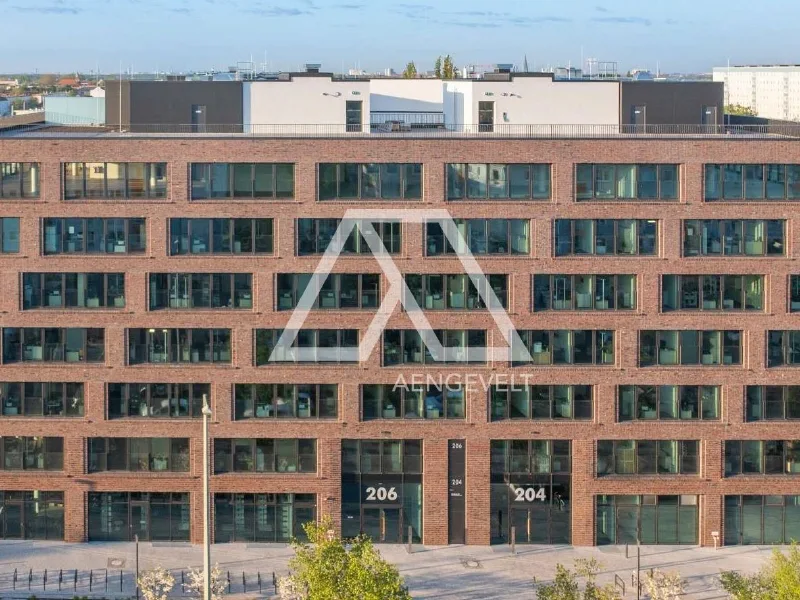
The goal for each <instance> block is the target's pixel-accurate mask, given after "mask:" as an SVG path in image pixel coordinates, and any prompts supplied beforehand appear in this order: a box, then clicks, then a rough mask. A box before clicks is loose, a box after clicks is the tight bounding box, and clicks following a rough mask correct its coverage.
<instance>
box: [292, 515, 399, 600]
mask: <svg viewBox="0 0 800 600" xmlns="http://www.w3.org/2000/svg"><path fill="white" fill-rule="evenodd" d="M303 529H305V532H306V535H307V536H308V540H309V542H308V543H300V542H298V541H297V540H294V541H293V542H292V547H293V548H294V551H295V555H294V558H292V559H291V560H290V561H289V569H290V570H291V574H290V575H289V576H287V577H283V578H281V580H280V582H279V592H280V597H281V598H282V599H283V600H411V596H409V594H408V592H407V591H406V590H405V588H404V587H403V579H402V578H401V577H400V573H398V571H397V569H396V568H395V567H394V566H393V565H391V564H389V563H388V562H386V561H385V560H384V559H383V557H381V555H380V553H379V552H378V551H377V550H376V549H375V547H374V546H373V545H372V541H371V540H370V539H369V538H368V537H365V536H359V537H357V538H355V539H353V540H347V542H346V541H345V540H343V539H342V538H340V537H338V536H336V535H335V534H334V533H333V522H332V521H331V518H330V517H326V518H324V519H323V520H322V521H321V522H320V523H313V522H309V523H306V524H305V525H303ZM348 545H349V547H348Z"/></svg>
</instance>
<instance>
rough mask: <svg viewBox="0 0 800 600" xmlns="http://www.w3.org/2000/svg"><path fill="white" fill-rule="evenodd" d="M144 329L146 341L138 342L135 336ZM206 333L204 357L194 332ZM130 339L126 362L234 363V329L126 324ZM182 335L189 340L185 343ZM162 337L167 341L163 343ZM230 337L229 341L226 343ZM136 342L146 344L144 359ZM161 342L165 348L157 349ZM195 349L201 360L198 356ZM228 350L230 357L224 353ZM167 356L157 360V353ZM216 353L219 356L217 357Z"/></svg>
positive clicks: (137, 363) (129, 364)
mask: <svg viewBox="0 0 800 600" xmlns="http://www.w3.org/2000/svg"><path fill="white" fill-rule="evenodd" d="M136 332H143V333H144V336H145V338H144V339H145V341H144V342H143V343H138V342H136V341H135V339H134V336H139V335H141V334H139V333H136ZM200 332H203V333H202V335H203V336H205V337H207V338H208V344H207V347H205V348H204V351H205V352H204V354H203V358H202V359H201V358H200V350H199V348H197V349H196V348H195V347H194V341H195V340H193V337H194V336H196V335H197V336H200V335H201V333H200ZM125 337H126V339H127V344H126V346H127V352H126V358H127V361H126V364H127V365H128V366H134V365H161V364H163V365H170V364H182V365H185V364H201V365H205V364H233V330H232V329H227V328H203V327H172V328H149V329H148V328H146V327H133V328H126V330H125ZM182 338H183V339H185V342H186V343H182ZM162 340H163V341H164V344H163V346H161V342H162ZM226 341H227V344H226ZM135 346H143V350H142V359H141V360H139V359H138V357H137V355H138V351H136V350H134V347H135ZM159 346H161V348H162V350H163V351H162V352H156V348H158V347H159ZM195 352H196V353H197V360H195V359H194V355H195ZM225 354H227V358H225V357H224V355H225ZM156 355H158V356H163V357H164V360H163V361H162V360H153V357H154V356H156ZM206 356H207V357H208V358H206ZM215 357H216V358H215Z"/></svg>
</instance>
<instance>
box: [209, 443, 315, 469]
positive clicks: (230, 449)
mask: <svg viewBox="0 0 800 600" xmlns="http://www.w3.org/2000/svg"><path fill="white" fill-rule="evenodd" d="M279 443H282V444H284V445H286V444H287V443H292V444H293V446H294V448H293V454H291V458H293V459H294V468H290V467H291V466H292V465H291V463H290V461H288V460H287V461H286V464H285V465H281V463H280V460H286V459H285V455H283V456H281V455H279V453H278V445H279ZM248 445H249V447H250V448H249V453H248V454H249V456H248V457H247V458H248V459H249V461H248V462H249V463H250V468H248V469H241V468H238V464H237V461H238V450H237V447H242V446H248ZM226 447H227V448H226ZM262 447H264V448H267V447H270V448H271V454H272V456H271V463H270V464H267V460H266V458H267V457H268V456H269V453H268V452H266V451H264V452H263V454H262V457H263V458H264V468H262V469H259V468H258V456H259V452H258V451H259V449H260V448H262ZM309 449H310V450H309ZM301 450H303V451H301ZM213 452H214V474H215V475H220V474H223V473H234V474H239V473H276V474H277V473H281V474H284V475H286V474H290V473H291V474H298V475H299V474H315V473H317V470H318V465H317V461H318V458H319V456H318V455H319V452H318V444H317V440H316V439H315V438H222V437H220V438H214V450H213ZM309 465H313V468H310V466H309Z"/></svg>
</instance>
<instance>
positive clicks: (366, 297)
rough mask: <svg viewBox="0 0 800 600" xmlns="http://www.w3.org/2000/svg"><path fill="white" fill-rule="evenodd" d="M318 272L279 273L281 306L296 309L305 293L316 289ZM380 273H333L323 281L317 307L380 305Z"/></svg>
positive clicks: (277, 302) (277, 301) (314, 306)
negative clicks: (310, 289)
mask: <svg viewBox="0 0 800 600" xmlns="http://www.w3.org/2000/svg"><path fill="white" fill-rule="evenodd" d="M316 277H317V276H316V275H312V274H310V273H278V274H277V275H276V285H275V306H276V308H277V310H279V311H281V310H294V309H295V308H296V307H297V305H298V303H299V302H300V299H301V298H302V297H303V293H304V292H305V291H306V290H307V289H308V288H309V287H311V288H312V289H313V287H314V285H315V281H316V279H315V278H316ZM380 279H381V277H380V275H378V274H363V275H362V274H344V273H331V274H329V275H328V276H327V277H326V278H325V279H324V280H322V281H321V282H320V283H319V284H318V287H319V293H318V294H317V295H316V297H315V298H314V301H313V304H312V305H311V308H312V309H313V310H345V309H373V308H378V306H379V305H380V298H381V295H380Z"/></svg>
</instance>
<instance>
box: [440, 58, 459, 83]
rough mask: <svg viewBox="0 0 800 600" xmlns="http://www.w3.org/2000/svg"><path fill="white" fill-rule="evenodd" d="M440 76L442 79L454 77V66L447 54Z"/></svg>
mask: <svg viewBox="0 0 800 600" xmlns="http://www.w3.org/2000/svg"><path fill="white" fill-rule="evenodd" d="M442 77H443V78H444V79H455V78H456V67H455V65H454V64H453V59H452V57H451V56H450V55H449V54H448V55H447V56H445V57H444V65H443V67H442Z"/></svg>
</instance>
